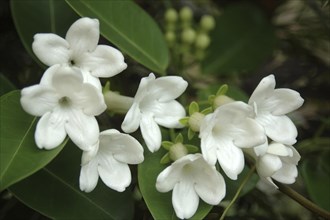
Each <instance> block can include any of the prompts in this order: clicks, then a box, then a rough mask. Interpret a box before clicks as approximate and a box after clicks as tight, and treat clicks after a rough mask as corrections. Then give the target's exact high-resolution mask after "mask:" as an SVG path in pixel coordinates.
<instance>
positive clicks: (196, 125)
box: [188, 112, 205, 132]
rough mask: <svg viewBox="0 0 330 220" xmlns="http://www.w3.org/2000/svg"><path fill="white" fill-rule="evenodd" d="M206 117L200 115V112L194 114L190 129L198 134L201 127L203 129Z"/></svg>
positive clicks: (190, 121)
mask: <svg viewBox="0 0 330 220" xmlns="http://www.w3.org/2000/svg"><path fill="white" fill-rule="evenodd" d="M204 117H205V115H204V114H202V113H200V112H194V113H193V114H192V115H191V116H190V117H189V122H188V123H189V127H190V129H191V130H192V131H194V132H198V131H199V129H200V127H201V123H202V121H203V119H204Z"/></svg>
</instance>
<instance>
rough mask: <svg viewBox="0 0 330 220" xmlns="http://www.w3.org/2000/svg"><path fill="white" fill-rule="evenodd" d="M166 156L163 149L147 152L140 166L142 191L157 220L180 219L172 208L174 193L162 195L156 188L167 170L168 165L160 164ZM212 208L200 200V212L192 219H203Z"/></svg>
mask: <svg viewBox="0 0 330 220" xmlns="http://www.w3.org/2000/svg"><path fill="white" fill-rule="evenodd" d="M164 154H165V150H163V149H160V150H159V151H157V152H156V153H149V152H147V153H146V155H145V159H144V162H143V163H141V164H139V166H138V180H139V186H140V190H141V193H142V195H143V198H144V200H145V202H146V204H147V206H148V208H149V210H150V212H151V214H152V216H153V218H154V219H155V220H163V219H168V220H170V219H178V218H177V217H176V215H175V212H174V209H173V207H172V191H171V192H168V193H160V192H158V191H157V189H156V187H155V184H156V179H157V176H158V175H159V174H160V173H161V171H163V170H164V169H165V168H166V165H163V164H160V163H159V161H160V159H161V158H162V155H164ZM211 208H212V206H210V205H208V204H206V203H205V202H203V201H202V200H201V199H200V200H199V207H198V210H197V212H196V213H195V215H194V216H193V217H192V218H191V219H196V220H197V219H203V218H204V217H205V216H206V215H207V214H208V213H209V211H210V210H211Z"/></svg>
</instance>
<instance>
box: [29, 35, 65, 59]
mask: <svg viewBox="0 0 330 220" xmlns="http://www.w3.org/2000/svg"><path fill="white" fill-rule="evenodd" d="M69 48H70V46H69V43H68V42H67V41H66V40H64V39H63V38H61V37H60V36H58V35H56V34H36V35H34V41H33V43H32V50H33V52H34V54H35V55H36V56H37V57H38V58H39V60H40V61H41V62H43V63H44V64H46V65H47V66H52V65H54V64H62V63H68V61H69V60H70V53H71V52H70V49H69Z"/></svg>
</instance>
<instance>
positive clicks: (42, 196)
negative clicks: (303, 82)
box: [9, 142, 133, 220]
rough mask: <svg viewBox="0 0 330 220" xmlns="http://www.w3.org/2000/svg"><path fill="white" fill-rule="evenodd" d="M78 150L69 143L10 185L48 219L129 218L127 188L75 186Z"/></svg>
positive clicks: (131, 208) (100, 185) (77, 178)
mask: <svg viewBox="0 0 330 220" xmlns="http://www.w3.org/2000/svg"><path fill="white" fill-rule="evenodd" d="M81 153H82V152H81V151H80V150H79V149H78V148H77V147H76V146H75V145H74V144H72V142H69V144H68V146H67V147H66V148H65V149H64V150H63V151H62V152H61V154H59V155H58V157H56V158H55V160H53V161H52V162H51V163H50V164H49V165H47V166H46V167H45V168H43V169H42V170H40V171H39V172H37V173H35V174H34V175H32V176H30V177H28V178H26V179H25V180H23V181H21V182H19V183H17V184H15V185H13V186H12V187H10V188H9V189H10V191H11V192H12V193H13V194H14V195H15V196H16V197H17V198H18V199H19V200H20V201H22V202H23V203H25V204H26V205H27V206H29V207H31V208H33V209H35V210H37V211H38V212H40V213H42V214H43V215H45V216H48V217H49V218H52V219H81V220H83V219H86V220H90V219H107V220H127V219H132V215H133V198H132V194H131V193H130V191H129V189H126V191H125V192H122V193H119V192H116V191H113V190H111V189H110V188H108V187H106V186H105V185H104V184H103V183H102V181H101V180H99V182H98V185H97V186H96V188H95V189H94V190H93V191H92V192H90V193H85V192H82V191H80V189H79V174H80V158H81Z"/></svg>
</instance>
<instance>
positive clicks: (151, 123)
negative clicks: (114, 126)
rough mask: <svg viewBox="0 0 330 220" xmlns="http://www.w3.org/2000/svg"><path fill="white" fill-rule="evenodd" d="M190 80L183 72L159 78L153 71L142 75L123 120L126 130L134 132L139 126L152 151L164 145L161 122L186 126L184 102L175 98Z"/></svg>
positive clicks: (172, 125)
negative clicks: (182, 123) (183, 119)
mask: <svg viewBox="0 0 330 220" xmlns="http://www.w3.org/2000/svg"><path fill="white" fill-rule="evenodd" d="M187 86H188V83H187V82H186V81H185V80H183V79H182V78H181V77H179V76H164V77H159V78H157V79H155V75H154V74H152V73H150V75H149V76H148V77H144V78H142V80H141V82H140V85H139V88H138V90H137V92H136V95H135V97H134V101H133V104H132V106H131V108H130V109H129V110H128V112H127V114H126V117H125V119H124V121H123V124H122V126H121V127H122V129H123V131H125V132H127V133H131V132H134V131H136V130H137V129H138V128H139V127H140V128H141V133H142V136H143V139H144V141H145V142H146V144H147V147H148V149H149V150H150V151H151V152H154V151H157V150H158V149H159V147H160V145H161V132H160V128H159V126H158V125H161V126H164V127H167V128H181V127H183V126H182V125H181V124H180V123H179V120H180V119H181V118H183V117H185V115H186V112H185V109H184V108H183V106H182V105H181V104H180V103H179V102H177V101H176V100H175V99H176V98H177V97H179V96H180V95H181V94H182V93H183V92H184V91H185V89H186V88H187Z"/></svg>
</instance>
